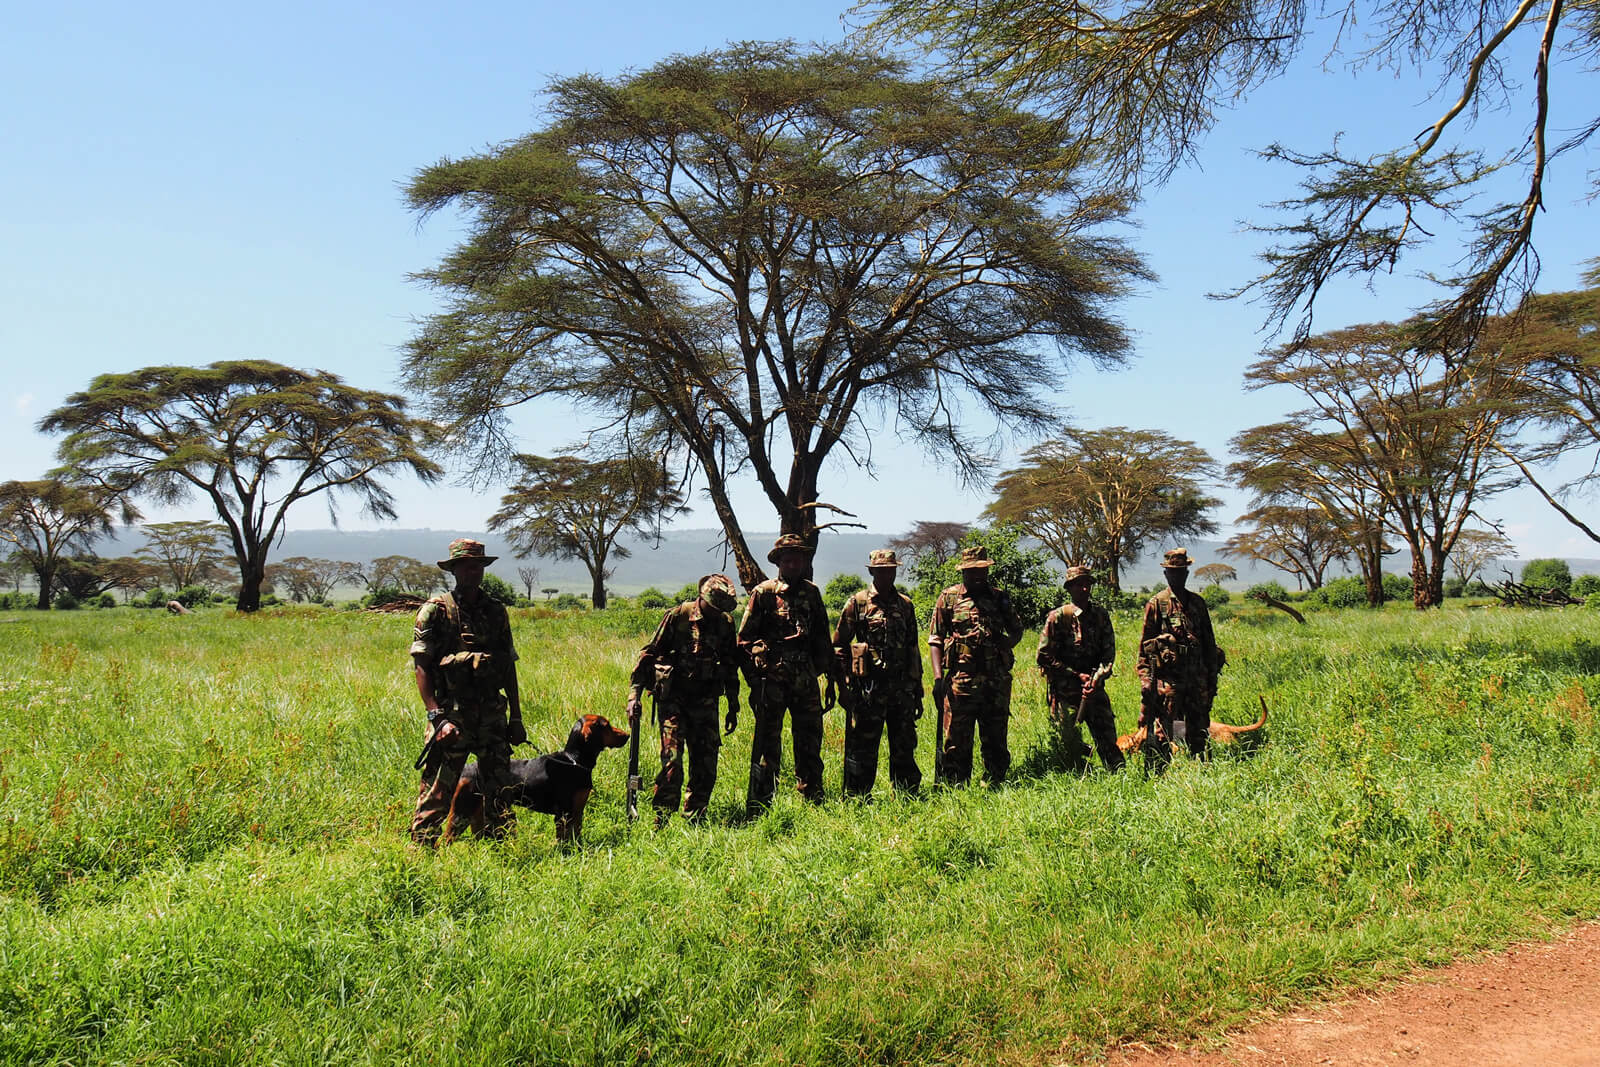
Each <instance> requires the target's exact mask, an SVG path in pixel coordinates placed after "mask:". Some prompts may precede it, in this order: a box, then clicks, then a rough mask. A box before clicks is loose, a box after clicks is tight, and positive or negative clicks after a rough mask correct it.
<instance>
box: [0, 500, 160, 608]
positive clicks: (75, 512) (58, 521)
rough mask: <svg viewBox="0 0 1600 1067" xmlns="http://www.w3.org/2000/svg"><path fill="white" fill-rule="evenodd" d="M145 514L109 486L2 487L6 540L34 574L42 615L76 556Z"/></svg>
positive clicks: (1, 526)
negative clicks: (118, 526)
mask: <svg viewBox="0 0 1600 1067" xmlns="http://www.w3.org/2000/svg"><path fill="white" fill-rule="evenodd" d="M118 517H120V518H121V520H122V521H123V522H124V523H131V522H133V521H135V520H136V519H137V518H138V517H139V515H138V512H137V511H136V510H134V508H133V505H132V504H131V503H129V502H128V500H127V498H125V497H122V496H120V495H119V494H117V493H115V492H111V491H109V490H107V489H105V488H103V487H100V486H95V485H84V484H79V483H74V482H67V481H62V480H60V479H57V478H43V479H40V480H38V481H32V482H20V481H11V482H5V483H3V484H0V541H7V542H9V543H10V544H11V545H13V546H14V551H13V555H14V556H16V557H18V558H20V559H21V560H22V561H23V562H24V563H26V564H27V565H28V566H29V567H30V568H31V569H32V570H33V574H34V578H35V580H36V581H37V582H38V583H39V603H38V604H37V605H36V606H37V607H38V609H39V610H40V611H48V610H50V604H51V596H52V592H53V590H52V588H51V587H52V585H53V583H54V581H55V576H56V572H57V571H58V570H59V569H60V568H61V567H62V566H63V565H64V564H65V562H66V559H67V557H68V556H69V555H70V554H72V553H74V552H81V553H88V552H89V551H90V548H91V547H92V546H93V544H94V541H95V539H96V538H97V537H101V536H104V535H107V534H110V533H111V532H112V529H113V527H114V526H115V524H116V519H117V518H118Z"/></svg>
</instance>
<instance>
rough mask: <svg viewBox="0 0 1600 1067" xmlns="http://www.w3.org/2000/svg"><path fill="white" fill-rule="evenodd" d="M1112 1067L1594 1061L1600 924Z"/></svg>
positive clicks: (1420, 1066) (1127, 1056)
mask: <svg viewBox="0 0 1600 1067" xmlns="http://www.w3.org/2000/svg"><path fill="white" fill-rule="evenodd" d="M1106 1062H1107V1063H1108V1064H1112V1065H1114V1067H1307V1065H1312V1064H1316V1065H1322V1064H1338V1065H1345V1064H1349V1065H1353V1067H1365V1065H1369V1064H1395V1063H1403V1064H1408V1065H1416V1067H1433V1065H1449V1067H1478V1065H1480V1064H1494V1065H1504V1067H1524V1065H1534V1064H1537V1065H1539V1067H1577V1065H1584V1067H1588V1065H1600V923H1589V924H1586V925H1584V926H1580V927H1578V928H1577V929H1575V930H1573V931H1571V932H1570V933H1568V934H1565V935H1563V936H1561V937H1558V938H1557V939H1556V940H1554V941H1550V942H1530V943H1527V944H1521V945H1517V946H1515V947H1514V948H1512V949H1510V950H1508V951H1506V952H1504V953H1501V954H1500V955H1496V956H1492V957H1488V958H1486V959H1482V960H1479V961H1476V962H1469V963H1456V964H1452V965H1451V966H1448V967H1442V968H1439V969H1437V970H1431V971H1421V972H1418V974H1417V976H1416V978H1415V980H1413V981H1410V982H1406V983H1403V984H1401V985H1397V986H1394V987H1393V988H1390V989H1388V990H1385V991H1382V992H1378V993H1372V994H1366V995H1361V996H1357V997H1354V998H1352V999H1350V1000H1344V1001H1339V1002H1336V1003H1331V1004H1326V1005H1321V1006H1318V1007H1316V1008H1314V1009H1308V1010H1306V1011H1303V1012H1297V1013H1294V1014H1291V1015H1288V1016H1285V1017H1283V1018H1280V1019H1276V1020H1273V1021H1271V1022H1268V1023H1264V1024H1263V1025H1261V1026H1259V1027H1257V1028H1255V1029H1252V1030H1249V1031H1246V1032H1244V1033H1238V1034H1234V1035H1232V1036H1231V1037H1230V1038H1229V1040H1228V1043H1227V1045H1226V1047H1225V1048H1223V1049H1222V1050H1221V1051H1219V1052H1206V1053H1191V1052H1185V1051H1180V1050H1173V1049H1148V1048H1139V1047H1125V1048H1122V1049H1117V1050H1114V1051H1113V1052H1112V1053H1111V1054H1110V1055H1109V1056H1108V1057H1107V1059H1106Z"/></svg>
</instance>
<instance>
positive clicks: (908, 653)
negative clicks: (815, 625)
mask: <svg viewBox="0 0 1600 1067" xmlns="http://www.w3.org/2000/svg"><path fill="white" fill-rule="evenodd" d="M833 647H834V654H835V655H837V656H838V657H839V662H840V666H841V667H842V668H843V669H844V673H845V676H846V678H847V679H850V680H852V681H854V682H856V683H857V684H859V685H862V686H872V687H876V686H878V685H880V684H883V685H888V686H892V687H894V688H896V689H904V690H908V691H915V690H917V689H918V688H920V687H921V685H922V649H921V648H920V646H919V645H918V643H917V612H916V609H915V608H913V607H912V606H911V598H910V597H907V596H904V595H902V594H900V593H897V592H896V593H890V594H889V595H888V596H884V595H882V594H881V593H879V592H878V591H877V590H876V589H873V588H872V587H870V586H869V587H868V588H866V589H862V590H859V591H858V592H856V593H855V595H853V596H852V597H851V598H850V599H849V600H847V601H845V604H844V609H843V610H841V611H840V612H839V626H838V628H837V629H836V630H834V632H833Z"/></svg>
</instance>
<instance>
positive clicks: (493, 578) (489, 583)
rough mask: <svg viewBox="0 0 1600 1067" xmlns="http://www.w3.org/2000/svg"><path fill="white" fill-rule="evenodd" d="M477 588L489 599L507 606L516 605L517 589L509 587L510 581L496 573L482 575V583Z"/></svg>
mask: <svg viewBox="0 0 1600 1067" xmlns="http://www.w3.org/2000/svg"><path fill="white" fill-rule="evenodd" d="M479 588H480V589H482V591H483V593H484V595H485V596H487V597H488V598H489V599H490V600H495V601H498V602H499V603H501V604H504V605H505V606H506V607H508V608H510V607H515V606H516V603H517V591H516V590H515V589H513V588H511V583H510V582H508V581H506V580H505V579H504V578H502V577H500V576H499V575H498V574H485V575H484V576H483V585H482V586H480V587H479Z"/></svg>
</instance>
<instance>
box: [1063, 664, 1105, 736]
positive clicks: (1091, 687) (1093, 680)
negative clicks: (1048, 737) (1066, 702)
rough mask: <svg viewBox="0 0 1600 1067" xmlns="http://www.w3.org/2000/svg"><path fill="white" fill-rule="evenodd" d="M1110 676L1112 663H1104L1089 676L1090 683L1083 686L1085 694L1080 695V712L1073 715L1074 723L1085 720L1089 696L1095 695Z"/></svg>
mask: <svg viewBox="0 0 1600 1067" xmlns="http://www.w3.org/2000/svg"><path fill="white" fill-rule="evenodd" d="M1109 677H1111V664H1109V663H1102V664H1100V666H1098V667H1096V668H1095V669H1094V673H1093V674H1091V675H1090V676H1089V684H1088V685H1086V686H1084V687H1083V695H1082V696H1080V697H1078V713H1077V714H1076V715H1074V716H1073V717H1072V721H1073V722H1074V723H1081V722H1083V714H1084V712H1086V711H1088V710H1089V698H1090V697H1092V696H1093V695H1094V691H1095V690H1096V689H1099V688H1100V687H1101V686H1102V685H1103V684H1105V680H1106V679H1107V678H1109ZM1079 736H1080V737H1081V736H1082V735H1081V734H1080V735H1079Z"/></svg>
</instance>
